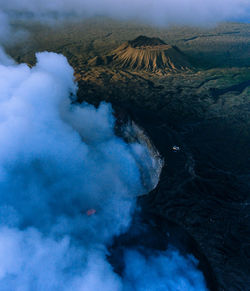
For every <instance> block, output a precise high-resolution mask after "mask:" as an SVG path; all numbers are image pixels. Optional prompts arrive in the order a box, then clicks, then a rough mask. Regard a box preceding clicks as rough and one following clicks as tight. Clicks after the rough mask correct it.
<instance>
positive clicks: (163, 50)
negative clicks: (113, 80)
mask: <svg viewBox="0 0 250 291" xmlns="http://www.w3.org/2000/svg"><path fill="white" fill-rule="evenodd" d="M89 64H90V65H95V66H98V65H111V66H114V67H119V68H121V69H127V70H128V69H129V70H135V71H147V72H159V73H167V72H177V71H184V70H190V69H191V65H190V63H189V61H188V60H187V57H186V56H185V55H184V54H183V53H182V52H181V51H180V50H179V49H178V48H177V47H175V46H171V45H168V44H166V43H165V42H164V41H162V40H161V39H159V38H149V37H146V36H139V37H137V38H136V39H134V40H132V41H128V42H125V43H124V44H122V45H121V46H119V47H118V48H117V49H115V50H113V51H112V52H111V53H110V54H109V55H106V56H104V57H95V58H94V59H92V60H91V61H90V62H89Z"/></svg>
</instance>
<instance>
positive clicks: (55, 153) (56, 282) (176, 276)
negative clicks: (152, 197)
mask: <svg viewBox="0 0 250 291" xmlns="http://www.w3.org/2000/svg"><path fill="white" fill-rule="evenodd" d="M73 80H74V79H73V69H72V68H71V67H70V66H69V64H68V62H67V60H66V58H65V57H63V56H62V55H58V54H54V53H47V52H45V53H39V54H37V64H36V66H35V67H33V68H29V67H28V66H27V65H25V64H20V65H16V64H14V62H13V61H12V60H11V59H10V58H9V57H8V56H6V55H5V54H4V52H3V51H0V144H1V146H0V290H1V291H10V290H11V291H44V290H46V291H59V290H60V291H69V290H72V291H85V290H88V291H92V290H93V291H94V290H95V291H96V290H103V291H131V290H135V291H142V290H169V291H174V290H182V291H183V290H189V291H190V290H206V287H205V283H204V278H203V276H202V274H201V273H200V271H198V270H197V268H196V265H197V262H196V261H195V260H194V259H193V258H192V257H187V258H184V257H182V256H181V255H179V254H178V253H176V252H173V251H167V252H166V253H158V254H154V255H153V254H152V256H150V257H149V258H146V257H145V256H143V255H142V254H140V253H139V252H133V251H130V252H129V251H128V253H127V255H126V259H125V263H126V269H125V274H124V277H123V278H121V277H120V276H118V275H117V274H116V273H114V271H113V268H112V266H111V265H110V264H109V262H108V261H107V259H106V255H107V243H110V242H111V241H112V238H113V237H114V235H119V234H120V233H121V232H123V231H125V230H126V229H127V227H128V226H129V224H130V220H131V214H132V212H133V210H134V208H135V197H136V196H137V195H139V194H141V193H143V192H145V191H147V189H145V188H144V186H143V183H142V179H141V175H140V171H141V170H142V169H143V167H144V166H145V165H146V166H145V167H146V168H145V170H149V169H148V167H149V166H148V165H149V164H150V163H151V162H152V163H153V161H152V158H151V156H150V155H149V153H148V151H147V148H145V147H144V146H142V145H140V144H138V143H137V144H127V143H125V142H124V141H123V140H122V139H120V138H118V137H116V136H115V134H114V122H115V121H114V118H113V115H112V109H111V107H110V106H109V105H107V104H101V105H100V107H99V108H98V109H96V108H94V107H92V106H90V105H88V104H84V105H81V106H80V105H73V104H71V100H70V98H69V96H70V95H71V94H73V95H74V94H75V93H76V90H77V87H76V84H75V83H74V81H73ZM140 156H143V159H142V158H140ZM145 159H146V160H145ZM143 160H145V165H144V164H143V162H142V161H143ZM138 161H141V164H138ZM89 209H95V211H96V213H95V214H93V215H91V216H88V215H86V212H87V211H88V210H89Z"/></svg>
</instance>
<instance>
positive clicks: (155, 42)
mask: <svg viewBox="0 0 250 291" xmlns="http://www.w3.org/2000/svg"><path fill="white" fill-rule="evenodd" d="M128 43H129V45H130V46H132V47H133V48H141V47H145V46H151V47H152V46H159V45H166V43H165V42H164V41H163V40H161V39H160V38H158V37H147V36H144V35H140V36H138V37H137V38H136V39H134V40H129V41H128Z"/></svg>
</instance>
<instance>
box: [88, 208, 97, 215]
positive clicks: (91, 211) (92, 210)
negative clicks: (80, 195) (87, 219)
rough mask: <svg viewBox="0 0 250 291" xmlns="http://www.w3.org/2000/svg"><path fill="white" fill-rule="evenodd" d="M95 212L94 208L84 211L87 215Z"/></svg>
mask: <svg viewBox="0 0 250 291" xmlns="http://www.w3.org/2000/svg"><path fill="white" fill-rule="evenodd" d="M95 213H96V210H95V209H89V210H88V211H87V212H86V214H87V215H88V216H91V215H93V214H95Z"/></svg>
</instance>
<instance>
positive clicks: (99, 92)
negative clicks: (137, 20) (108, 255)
mask: <svg viewBox="0 0 250 291" xmlns="http://www.w3.org/2000/svg"><path fill="white" fill-rule="evenodd" d="M29 29H30V32H31V34H30V35H31V36H30V41H29V42H25V43H23V44H22V43H20V44H18V45H17V46H15V47H11V46H10V47H8V48H7V50H8V52H9V53H10V54H11V55H12V56H13V57H15V58H16V60H17V61H20V62H21V61H26V62H28V63H30V64H31V65H32V64H33V63H34V52H35V51H37V50H51V51H55V52H59V53H63V54H64V55H66V56H67V57H68V59H69V61H70V63H71V64H72V65H73V66H74V69H75V71H76V79H77V80H78V85H79V90H78V101H79V102H83V101H87V102H89V103H92V104H95V105H98V104H99V103H100V102H101V101H103V100H106V101H108V102H111V103H112V104H113V107H114V108H115V110H116V115H117V117H118V120H121V121H124V120H126V119H127V116H129V117H130V118H131V119H133V120H134V121H135V122H136V123H138V124H139V125H140V126H141V127H143V128H144V129H145V131H146V132H147V134H148V135H149V136H150V138H151V139H152V141H153V143H154V144H155V146H156V147H157V149H158V150H159V151H160V153H161V155H162V157H164V159H165V166H164V168H163V171H162V174H161V178H160V181H159V184H158V186H157V187H156V189H155V190H153V191H152V192H151V193H149V195H147V196H145V197H141V198H140V203H141V205H142V208H143V209H144V210H145V211H149V212H151V213H152V214H157V215H160V216H162V217H164V219H168V220H170V221H173V222H175V223H177V224H178V225H180V226H181V227H182V228H184V229H185V230H186V231H187V232H188V233H189V234H190V235H191V236H192V237H193V238H194V239H195V240H196V242H197V243H198V245H199V246H200V248H201V250H202V252H203V253H204V255H205V256H206V257H207V259H208V261H209V263H210V265H211V267H212V269H213V271H214V273H215V276H216V280H217V281H218V286H219V287H218V289H219V290H226V291H231V290H242V291H247V290H249V286H250V282H249V278H250V273H249V270H250V268H249V266H250V263H249V260H250V253H249V249H250V219H249V211H250V194H249V193H250V191H249V190H250V182H249V177H250V163H249V162H250V153H249V144H250V133H249V126H250V97H249V96H250V70H249V67H250V60H249V55H250V38H249V34H250V25H249V24H222V25H220V26H218V27H216V28H211V29H210V30H207V29H206V30H205V29H204V30H203V29H191V28H170V29H167V30H166V29H165V30H163V29H153V28H149V27H143V26H140V25H138V24H136V25H133V24H128V23H118V22H114V21H110V20H103V19H98V20H90V21H86V22H85V23H81V24H76V23H74V24H68V25H65V27H63V29H58V28H54V29H52V28H48V27H44V28H41V27H40V26H39V25H37V26H35V25H33V26H32V28H29ZM139 35H147V37H143V38H142V37H140V38H139V39H138V38H137V37H138V36H139ZM148 37H153V39H148ZM133 39H134V41H133ZM161 39H162V40H161ZM131 40H132V41H131ZM166 43H169V44H170V48H168V49H166V47H165V46H166ZM175 46H177V48H176V47H175ZM152 47H153V48H154V49H156V47H157V50H156V51H157V53H156V52H155V51H154V52H153V53H151V52H152V50H154V49H152ZM159 47H160V48H159ZM163 47H164V49H163ZM137 50H139V51H140V52H141V51H143V54H140V53H138V54H137V55H135V52H134V51H137ZM147 50H149V51H150V53H149V54H150V60H151V62H147V61H146V60H147V53H146V52H145V51H147ZM159 50H160V53H159ZM168 51H169V59H170V60H171V62H168V61H167V62H165V61H163V59H164V57H163V56H165V55H167V52H168ZM170 51H171V52H174V56H172V55H170ZM156 55H157V57H155V58H154V56H156ZM158 55H160V57H159V58H158ZM158 60H159V61H158ZM170 63H171V64H173V66H172V65H170ZM149 64H150V65H149ZM173 67H175V68H176V69H173ZM174 145H177V146H179V147H180V151H178V152H174V151H173V150H172V147H173V146H174Z"/></svg>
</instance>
